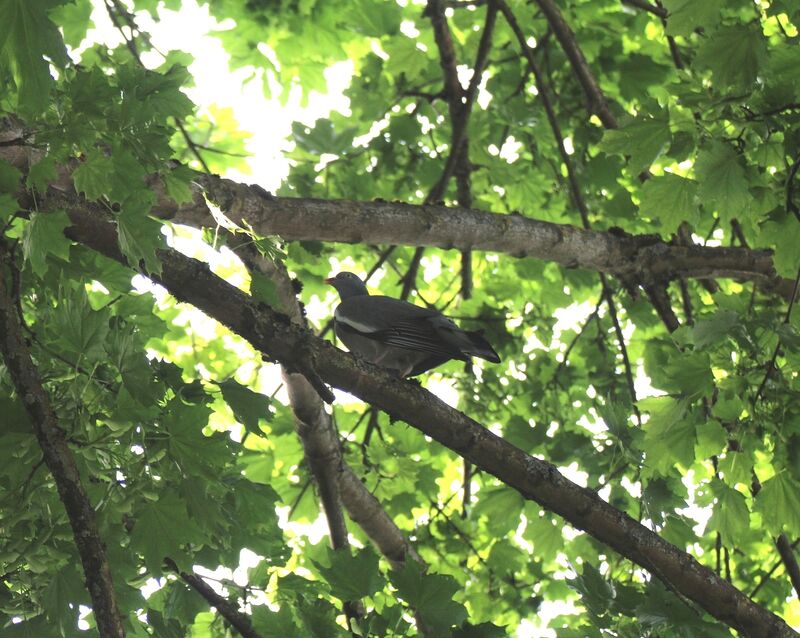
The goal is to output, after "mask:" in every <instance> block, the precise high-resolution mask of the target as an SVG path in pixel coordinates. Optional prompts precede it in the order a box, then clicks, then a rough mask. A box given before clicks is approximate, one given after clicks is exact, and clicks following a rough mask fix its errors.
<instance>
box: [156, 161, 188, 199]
mask: <svg viewBox="0 0 800 638" xmlns="http://www.w3.org/2000/svg"><path fill="white" fill-rule="evenodd" d="M193 177H194V171H192V170H191V169H189V168H188V167H186V166H178V167H176V168H173V169H172V170H171V171H169V172H166V173H164V174H163V175H162V179H163V180H164V186H165V187H166V189H167V194H168V195H169V196H170V197H171V198H172V199H174V200H175V202H176V203H178V204H185V203H186V202H190V201H192V187H191V182H192V178H193Z"/></svg>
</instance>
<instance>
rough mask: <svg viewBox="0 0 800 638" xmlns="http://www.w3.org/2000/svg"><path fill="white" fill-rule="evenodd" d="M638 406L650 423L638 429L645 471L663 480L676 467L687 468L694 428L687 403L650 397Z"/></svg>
mask: <svg viewBox="0 0 800 638" xmlns="http://www.w3.org/2000/svg"><path fill="white" fill-rule="evenodd" d="M639 404H640V406H641V408H642V409H644V410H646V411H648V412H649V413H650V420H649V421H648V422H647V423H645V424H644V425H643V426H642V427H643V429H644V431H645V436H644V441H643V444H642V446H643V448H644V451H645V453H646V454H647V460H646V462H645V465H646V466H647V467H648V469H649V470H650V471H652V472H656V473H658V474H661V475H662V476H667V475H668V474H669V473H670V472H671V471H673V469H674V467H675V464H676V463H680V464H681V465H683V466H684V467H689V466H690V465H691V463H692V461H694V443H695V426H694V423H693V421H692V420H691V419H690V418H688V415H687V406H688V401H687V400H686V399H681V400H680V401H676V400H675V399H673V398H671V397H651V398H648V399H643V400H642V401H640V402H639Z"/></svg>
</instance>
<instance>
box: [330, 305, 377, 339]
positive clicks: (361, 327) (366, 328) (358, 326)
mask: <svg viewBox="0 0 800 638" xmlns="http://www.w3.org/2000/svg"><path fill="white" fill-rule="evenodd" d="M333 318H334V319H336V321H337V322H338V323H341V324H344V325H345V326H348V327H350V328H352V329H353V330H357V331H358V332H361V333H364V334H369V333H370V332H377V330H376V329H375V326H370V325H369V324H366V323H360V322H358V321H353V320H352V319H351V318H350V317H344V316H342V313H341V312H339V307H338V306H337V307H336V310H335V311H334V312H333Z"/></svg>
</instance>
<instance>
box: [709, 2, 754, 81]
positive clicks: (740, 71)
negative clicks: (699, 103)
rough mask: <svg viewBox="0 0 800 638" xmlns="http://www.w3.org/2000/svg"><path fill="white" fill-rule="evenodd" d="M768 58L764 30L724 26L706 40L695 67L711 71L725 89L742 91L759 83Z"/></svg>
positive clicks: (713, 77)
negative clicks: (757, 79)
mask: <svg viewBox="0 0 800 638" xmlns="http://www.w3.org/2000/svg"><path fill="white" fill-rule="evenodd" d="M694 6H697V3H693V7H694ZM766 59H767V45H766V41H765V39H764V34H763V33H762V31H761V27H760V26H759V25H756V24H749V25H744V24H737V25H733V26H725V27H721V28H720V29H718V30H716V31H714V32H713V34H711V37H708V38H706V40H705V42H704V43H703V44H702V45H701V46H700V48H699V49H698V51H697V56H696V57H695V64H696V65H697V66H699V67H701V68H706V69H709V70H710V71H711V81H712V82H713V83H714V85H715V86H717V87H719V88H720V89H721V90H726V89H729V88H734V89H735V88H739V89H742V88H747V87H749V86H751V85H752V84H753V83H754V82H755V81H756V78H757V77H758V76H759V74H760V72H761V68H762V66H764V64H765V62H766Z"/></svg>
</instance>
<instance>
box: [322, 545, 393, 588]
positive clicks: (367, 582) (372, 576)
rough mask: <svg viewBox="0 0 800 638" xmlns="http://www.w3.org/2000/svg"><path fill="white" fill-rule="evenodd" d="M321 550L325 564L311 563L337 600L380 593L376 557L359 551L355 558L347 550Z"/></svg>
mask: <svg viewBox="0 0 800 638" xmlns="http://www.w3.org/2000/svg"><path fill="white" fill-rule="evenodd" d="M325 549H326V550H327V560H328V563H329V564H328V565H327V566H325V565H322V564H320V563H319V562H317V561H312V562H313V563H314V565H315V566H316V568H317V571H319V573H320V575H321V576H322V577H323V578H324V579H325V582H327V583H328V584H329V585H330V586H331V593H333V595H334V596H336V597H337V598H338V599H339V600H342V601H348V600H359V599H361V598H364V597H365V596H372V595H373V594H375V593H377V592H378V591H380V590H381V589H383V586H384V583H385V581H384V578H383V576H381V573H380V572H379V571H378V557H377V556H376V555H375V552H373V551H372V550H371V549H369V548H367V549H362V550H359V551H357V552H356V553H355V555H352V554H351V553H350V549H349V548H343V549H339V550H334V549H331V548H329V547H326V548H325Z"/></svg>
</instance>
